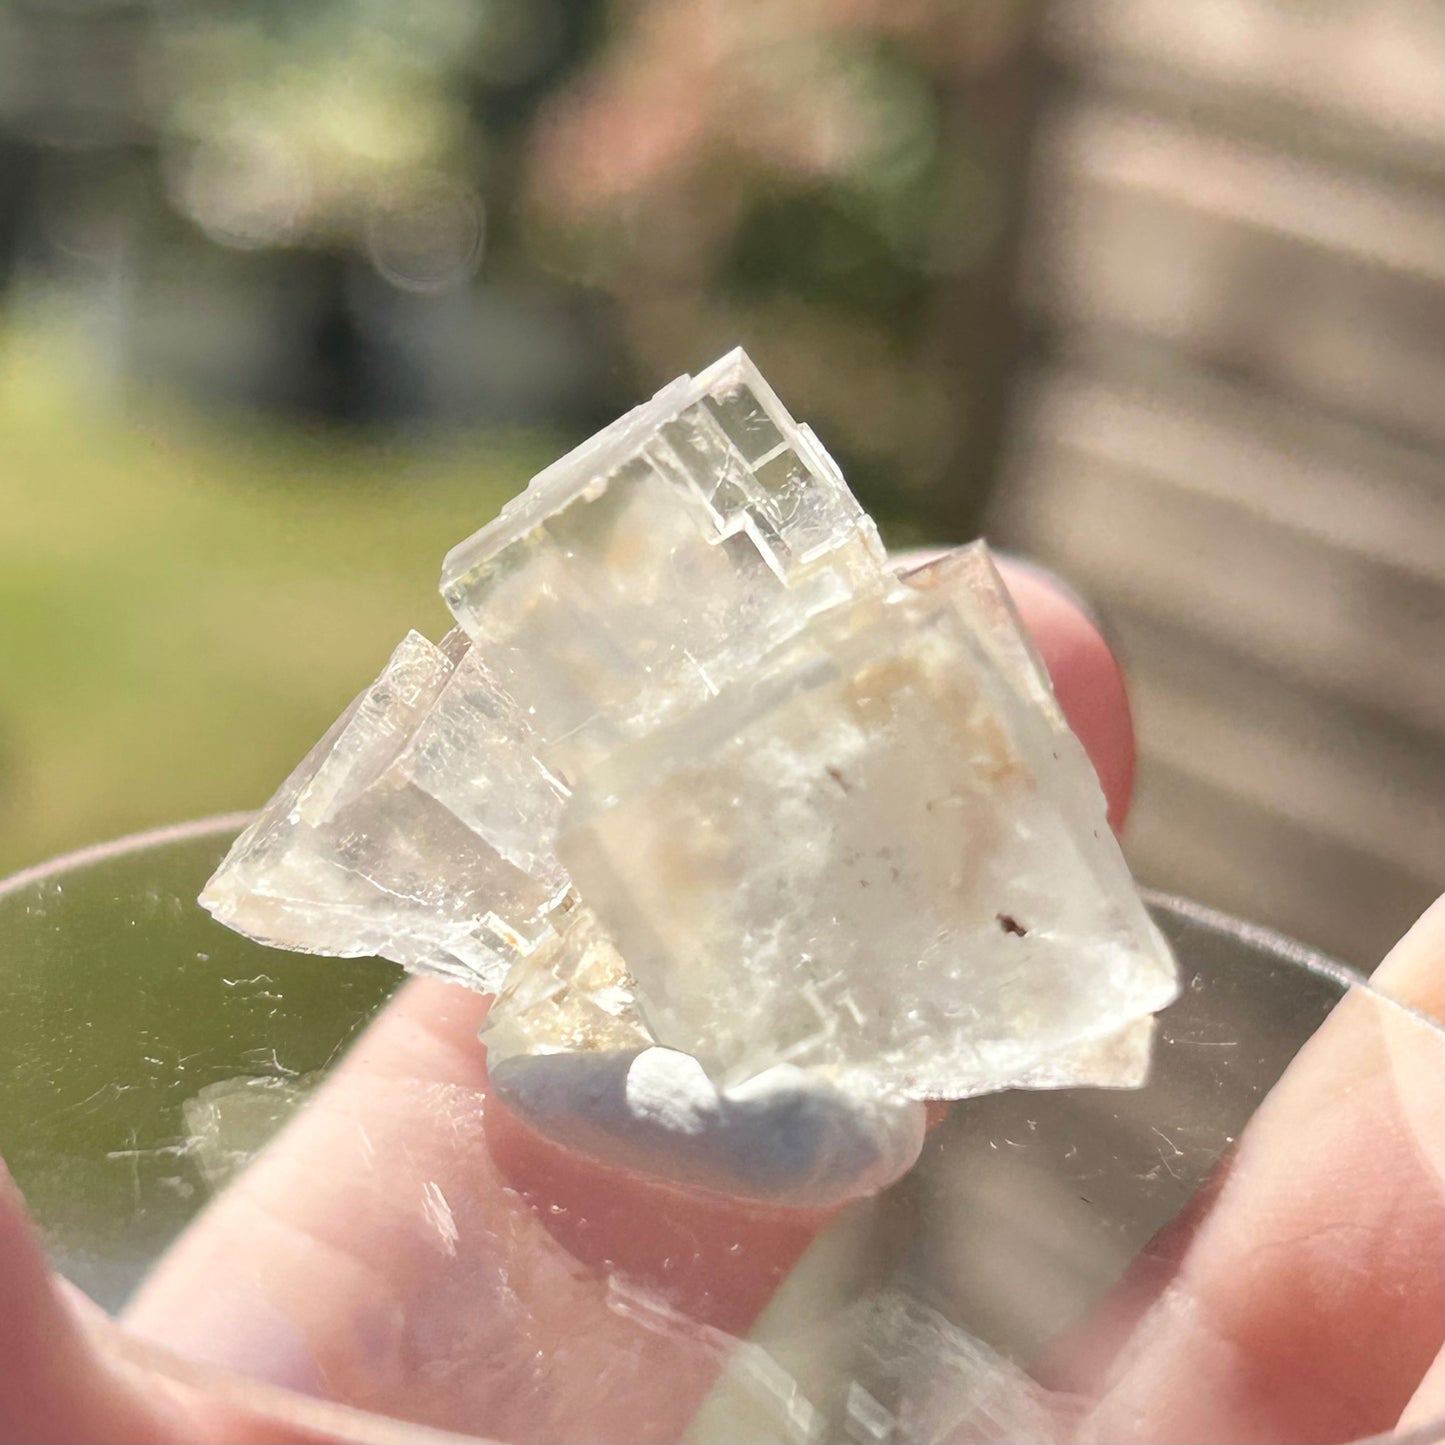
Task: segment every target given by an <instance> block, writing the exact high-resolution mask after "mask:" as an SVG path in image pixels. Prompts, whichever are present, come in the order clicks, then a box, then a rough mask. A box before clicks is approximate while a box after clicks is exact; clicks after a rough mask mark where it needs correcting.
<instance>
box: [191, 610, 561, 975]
mask: <svg viewBox="0 0 1445 1445" xmlns="http://www.w3.org/2000/svg"><path fill="white" fill-rule="evenodd" d="M517 728H518V723H517V720H516V718H515V717H514V716H512V715H511V714H510V713H509V711H508V710H507V708H506V706H505V705H504V701H503V703H499V702H498V694H497V693H496V690H495V688H494V687H492V686H491V685H490V683H489V681H488V679H487V678H486V676H485V673H484V671H483V670H482V669H481V668H480V665H479V660H478V659H477V658H476V657H475V656H474V655H473V654H472V653H471V651H470V649H469V648H468V647H467V644H466V640H465V638H463V637H462V636H461V634H460V633H452V634H450V635H449V636H448V637H447V638H446V639H445V640H444V641H443V644H442V645H441V646H440V647H436V646H433V645H432V644H431V643H430V642H428V641H427V640H426V639H425V638H424V637H421V636H420V635H418V634H417V633H414V632H413V633H410V634H409V635H408V636H407V637H406V638H405V639H404V640H403V641H402V643H401V645H400V646H399V647H398V648H397V650H396V652H395V653H393V654H392V657H391V660H390V662H388V664H387V666H386V668H385V669H384V670H383V672H382V674H381V676H380V677H379V678H377V680H376V681H375V682H374V683H373V684H372V685H371V686H370V687H369V688H367V689H366V691H365V692H363V693H362V694H361V696H360V697H358V698H357V699H356V701H355V702H353V703H352V705H351V707H350V708H348V709H347V711H346V712H345V713H344V714H343V715H342V717H341V718H340V720H339V721H338V722H337V723H336V724H335V725H334V726H333V727H332V729H331V731H330V732H329V733H327V734H326V736H325V737H324V738H322V740H321V741H320V742H319V743H318V744H317V745H316V747H315V748H313V749H312V751H311V752H310V753H309V754H308V755H307V757H306V758H305V760H304V761H303V762H302V763H301V765H300V766H299V767H298V768H297V769H296V771H295V772H294V773H292V775H291V776H290V777H289V778H288V779H287V780H286V782H285V783H283V784H282V786H281V788H280V790H279V791H278V792H277V794H276V796H275V797H274V798H272V800H271V801H270V803H268V804H267V806H266V808H265V809H264V810H263V811H262V813H261V815H260V816H259V817H258V818H257V819H256V821H255V822H254V823H252V824H251V826H250V827H249V828H247V829H246V831H245V832H244V833H243V834H242V835H241V836H240V838H238V839H237V841H236V843H235V845H234V846H233V847H232V849H231V851H230V853H229V854H228V855H227V857H226V860H225V861H224V863H222V865H221V867H220V868H219V869H218V870H217V872H216V875H215V877H213V878H212V879H211V881H210V883H208V884H207V886H206V891H205V892H204V893H203V894H202V895H201V902H202V904H204V905H205V906H206V907H207V908H209V909H210V910H211V912H212V913H213V914H214V915H215V916H216V917H217V918H218V919H219V920H220V921H221V922H222V923H225V924H227V925H228V926H230V927H232V928H235V929H237V930H239V931H240V932H242V933H245V934H248V935H249V936H251V937H253V938H258V939H260V940H262V941H263V942H268V943H275V944H277V945H279V946H282V947H286V948H293V949H299V950H301V951H303V952H308V953H327V954H333V955H335V956H337V957H349V958H364V957H369V956H372V955H380V956H381V957H384V958H390V959H393V960H394V961H395V962H397V963H401V964H404V965H406V966H407V967H408V968H412V969H414V970H416V971H418V972H422V973H434V974H439V975H441V976H442V977H444V978H449V979H453V980H455V981H457V982H462V983H469V984H473V985H475V986H480V987H496V986H498V985H499V984H500V983H501V981H502V979H503V977H504V976H505V973H506V969H507V966H508V964H509V963H510V962H511V961H512V959H514V958H516V957H518V956H519V955H520V954H523V953H525V952H528V951H530V949H531V948H532V947H533V946H535V944H536V943H537V942H538V941H540V940H541V939H543V938H547V937H550V936H551V933H552V928H551V923H550V921H549V920H550V918H551V915H552V913H553V911H554V910H555V909H556V908H557V907H558V906H559V905H560V903H561V902H562V900H563V898H564V896H565V894H566V893H567V888H568V885H567V878H566V875H565V873H563V871H562V869H561V867H560V865H558V863H557V862H556V859H555V858H554V857H552V854H551V850H550V848H547V849H546V850H544V853H543V854H542V855H541V856H539V855H538V854H537V853H536V852H535V851H531V850H529V849H527V848H525V847H522V846H518V842H517V840H518V838H519V837H521V836H524V835H526V836H532V835H536V834H540V833H543V832H545V831H546V830H548V829H551V828H552V827H554V826H555V820H556V818H557V817H558V816H559V814H560V809H561V803H562V795H561V794H560V793H558V792H557V791H556V790H555V789H554V788H552V787H551V786H550V785H549V784H548V783H547V782H546V780H545V779H544V778H542V776H541V775H540V774H539V773H538V771H537V769H536V768H535V766H533V765H532V763H531V758H530V754H529V753H528V752H527V750H526V748H525V736H524V734H521V733H519V732H518V731H517Z"/></svg>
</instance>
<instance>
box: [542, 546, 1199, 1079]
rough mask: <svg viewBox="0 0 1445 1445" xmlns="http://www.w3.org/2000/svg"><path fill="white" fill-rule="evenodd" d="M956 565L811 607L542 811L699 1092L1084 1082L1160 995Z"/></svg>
mask: <svg viewBox="0 0 1445 1445" xmlns="http://www.w3.org/2000/svg"><path fill="white" fill-rule="evenodd" d="M979 562H980V559H979V558H978V557H977V556H974V557H969V558H965V559H963V560H961V561H958V562H955V563H954V564H952V565H950V564H948V563H945V564H943V566H942V567H941V568H940V569H936V570H937V571H938V572H940V573H941V574H942V575H936V576H934V577H931V578H930V579H929V581H930V582H931V584H932V585H931V586H930V587H929V589H928V590H926V591H922V590H916V589H901V590H900V591H898V592H897V593H895V594H893V595H891V596H889V597H887V598H876V599H866V600H864V601H862V602H859V603H857V604H855V605H853V606H852V607H849V608H845V609H842V610H840V611H839V612H835V613H833V614H831V615H830V616H829V618H828V619H827V620H826V621H825V622H822V623H820V624H818V625H816V626H815V627H814V628H812V629H810V630H809V631H808V632H807V633H806V634H804V635H801V636H800V637H798V638H797V639H795V641H794V642H793V643H792V644H790V645H788V646H787V647H785V648H783V649H781V650H779V651H778V652H777V653H775V654H773V655H772V657H771V658H770V659H769V661H768V663H767V664H766V665H765V668H764V670H763V671H762V672H761V674H760V675H759V676H758V677H757V678H756V679H755V680H754V682H753V683H752V685H751V686H749V687H747V688H745V689H739V690H736V691H735V692H734V693H732V694H730V695H726V696H720V697H719V698H717V699H715V700H713V701H711V702H710V703H708V704H707V705H706V706H705V707H703V708H700V709H698V710H696V711H695V712H694V713H692V714H690V715H689V717H688V718H687V719H686V721H685V722H684V723H683V724H681V725H679V726H678V727H677V728H675V729H670V730H668V731H666V732H664V733H662V734H657V735H654V736H653V737H652V738H650V739H649V740H648V741H647V742H646V744H645V745H640V746H634V747H632V748H629V749H626V750H624V751H622V752H620V753H619V754H617V755H616V756H615V757H614V758H613V759H611V760H610V761H609V762H608V763H607V764H606V765H604V766H602V767H600V768H598V769H597V770H596V771H595V772H594V773H593V774H592V775H591V776H590V777H589V779H588V781H587V783H586V785H585V786H584V787H583V788H581V789H579V790H578V792H577V793H576V794H575V795H574V796H573V798H572V799H571V801H570V803H569V804H568V808H567V813H566V816H565V819H564V823H563V830H562V835H561V839H560V843H559V856H560V857H561V859H562V861H563V863H564V864H565V865H566V867H567V868H568V870H569V872H570V874H571V876H572V879H573V883H574V886H575V887H576V888H577V890H578V892H579V894H580V895H581V896H582V897H583V898H585V899H586V900H587V902H588V905H589V907H590V908H591V909H592V910H593V912H594V913H595V914H596V915H597V917H598V918H599V919H600V920H601V922H602V923H603V925H604V926H605V927H606V928H607V929H608V930H609V931H610V933H611V936H612V937H613V939H614V940H615V942H616V944H617V947H618V950H619V952H620V953H621V955H622V956H623V957H624V958H625V959H626V960H627V964H628V967H629V969H630V970H631V974H632V977H633V979H634V980H635V984H636V989H637V993H638V1000H639V1003H640V1005H641V1008H642V1011H643V1014H644V1015H645V1017H646V1019H647V1021H648V1023H649V1025H650V1027H651V1029H652V1031H653V1033H654V1035H655V1036H656V1037H657V1039H658V1040H659V1041H660V1042H661V1043H663V1044H665V1045H667V1046H669V1047H671V1048H675V1049H679V1050H681V1051H683V1052H685V1053H690V1054H694V1055H696V1056H697V1057H698V1058H699V1059H701V1060H702V1062H703V1064H704V1065H705V1067H707V1069H708V1070H709V1072H710V1073H711V1074H713V1075H714V1076H715V1077H716V1078H718V1079H719V1080H720V1081H721V1082H722V1083H724V1084H725V1085H726V1084H731V1083H736V1082H738V1081H741V1080H744V1079H747V1078H750V1077H752V1076H753V1075H754V1074H756V1073H758V1072H760V1071H761V1070H762V1069H764V1068H767V1067H769V1066H770V1065H772V1064H775V1063H777V1062H779V1061H780V1060H781V1061H786V1062H790V1063H793V1064H795V1065H799V1066H801V1067H807V1068H822V1069H825V1070H828V1071H830V1072H831V1073H834V1074H836V1075H837V1076H838V1077H839V1078H840V1079H842V1080H843V1081H845V1082H849V1083H853V1084H866V1085H867V1086H869V1087H871V1088H873V1089H875V1090H877V1089H886V1090H893V1091H896V1092H898V1093H901V1094H904V1095H907V1096H910V1097H915V1098H923V1097H945V1098H956V1097H961V1096H963V1095H965V1094H970V1093H978V1092H983V1091H986V1090H990V1089H994V1088H998V1087H1002V1086H1004V1085H1005V1084H1007V1083H1010V1082H1014V1081H1018V1080H1020V1079H1022V1078H1024V1077H1026V1076H1029V1075H1030V1074H1031V1073H1032V1072H1033V1071H1034V1070H1037V1069H1039V1068H1041V1067H1042V1068H1045V1069H1047V1068H1048V1067H1050V1066H1052V1067H1053V1068H1054V1069H1055V1071H1056V1072H1057V1074H1058V1075H1059V1077H1058V1080H1057V1081H1058V1082H1065V1081H1067V1082H1085V1081H1090V1080H1089V1075H1090V1074H1091V1073H1093V1074H1097V1073H1099V1072H1101V1071H1111V1070H1112V1071H1114V1072H1116V1073H1117V1072H1119V1070H1118V1068H1117V1065H1118V1064H1119V1063H1120V1055H1121V1043H1120V1041H1119V1040H1118V1039H1117V1038H1116V1035H1118V1033H1119V1031H1120V1030H1124V1029H1126V1028H1128V1027H1129V1026H1130V1025H1132V1024H1133V1023H1134V1022H1135V1021H1136V1020H1138V1019H1139V1018H1141V1017H1142V1016H1144V1015H1147V1014H1149V1013H1151V1012H1152V1011H1153V1010H1154V1009H1157V1008H1160V1007H1162V1006H1163V1005H1164V1004H1165V1003H1167V1002H1169V1000H1170V999H1172V997H1173V995H1174V991H1175V981H1174V970H1173V967H1172V963H1171V962H1170V959H1169V954H1168V950H1167V948H1166V947H1165V945H1164V944H1163V942H1162V940H1161V939H1160V938H1159V935H1158V933H1157V931H1156V930H1155V928H1154V925H1153V924H1152V922H1151V921H1150V920H1149V917H1148V915H1147V913H1146V912H1145V910H1144V908H1143V906H1142V904H1141V903H1140V902H1139V901H1138V899H1137V896H1136V895H1135V893H1134V890H1133V887H1132V885H1131V883H1130V880H1129V877H1128V874H1127V872H1126V870H1125V867H1124V863H1123V860H1122V857H1121V856H1120V854H1119V851H1118V847H1117V844H1116V843H1115V842H1114V839H1113V836H1112V834H1111V833H1110V832H1109V830H1108V827H1107V824H1106V822H1105V816H1104V803H1103V798H1102V795H1101V794H1100V792H1099V789H1098V786H1097V783H1095V782H1094V781H1093V779H1092V773H1091V771H1090V770H1089V768H1088V763H1087V760H1086V759H1085V758H1084V756H1083V753H1082V750H1081V748H1080V747H1079V744H1078V742H1077V741H1076V740H1075V739H1074V738H1073V736H1072V734H1071V733H1069V732H1068V730H1067V728H1065V727H1063V726H1062V724H1061V722H1060V720H1059V719H1058V718H1057V715H1056V714H1053V713H1051V712H1050V710H1049V709H1047V708H1040V707H1039V706H1038V704H1037V697H1036V692H1037V689H1038V688H1040V687H1043V688H1045V689H1046V684H1044V683H1043V682H1042V680H1041V678H1039V677H1038V675H1037V673H1036V672H1035V670H1034V667H1033V664H1032V661H1031V659H1030V658H1029V656H1028V654H1027V652H1026V651H1025V650H1023V649H1022V648H1013V649H1012V650H1011V652H1010V654H1009V656H1008V661H1007V663H1006V664H1005V665H1001V661H1002V658H1001V655H1000V652H999V649H998V645H997V643H996V642H995V641H994V640H993V639H992V638H991V636H990V634H989V633H988V631H986V630H984V629H982V628H981V626H980V623H979V615H980V610H981V608H991V607H995V606H997V602H998V599H999V598H1000V597H1001V596H1002V594H1001V591H996V590H995V589H994V588H992V587H991V586H990V587H988V588H987V589H986V590H985V591H983V592H980V591H979V589H978V585H977V584H978V582H979V579H980V575H981V573H980V570H979ZM1081 779H1082V780H1085V781H1087V782H1088V783H1089V784H1091V786H1090V787H1076V786H1075V783H1076V782H1077V781H1079V780H1081ZM1135 1041H1136V1042H1137V1039H1136V1040H1135ZM1125 1051H1127V1050H1125ZM1135 1054H1136V1055H1137V1054H1138V1050H1137V1049H1136V1050H1135ZM1137 1063H1138V1060H1137V1058H1136V1060H1135V1064H1134V1067H1137ZM1126 1067H1127V1065H1126ZM1040 1077H1042V1076H1040Z"/></svg>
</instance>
